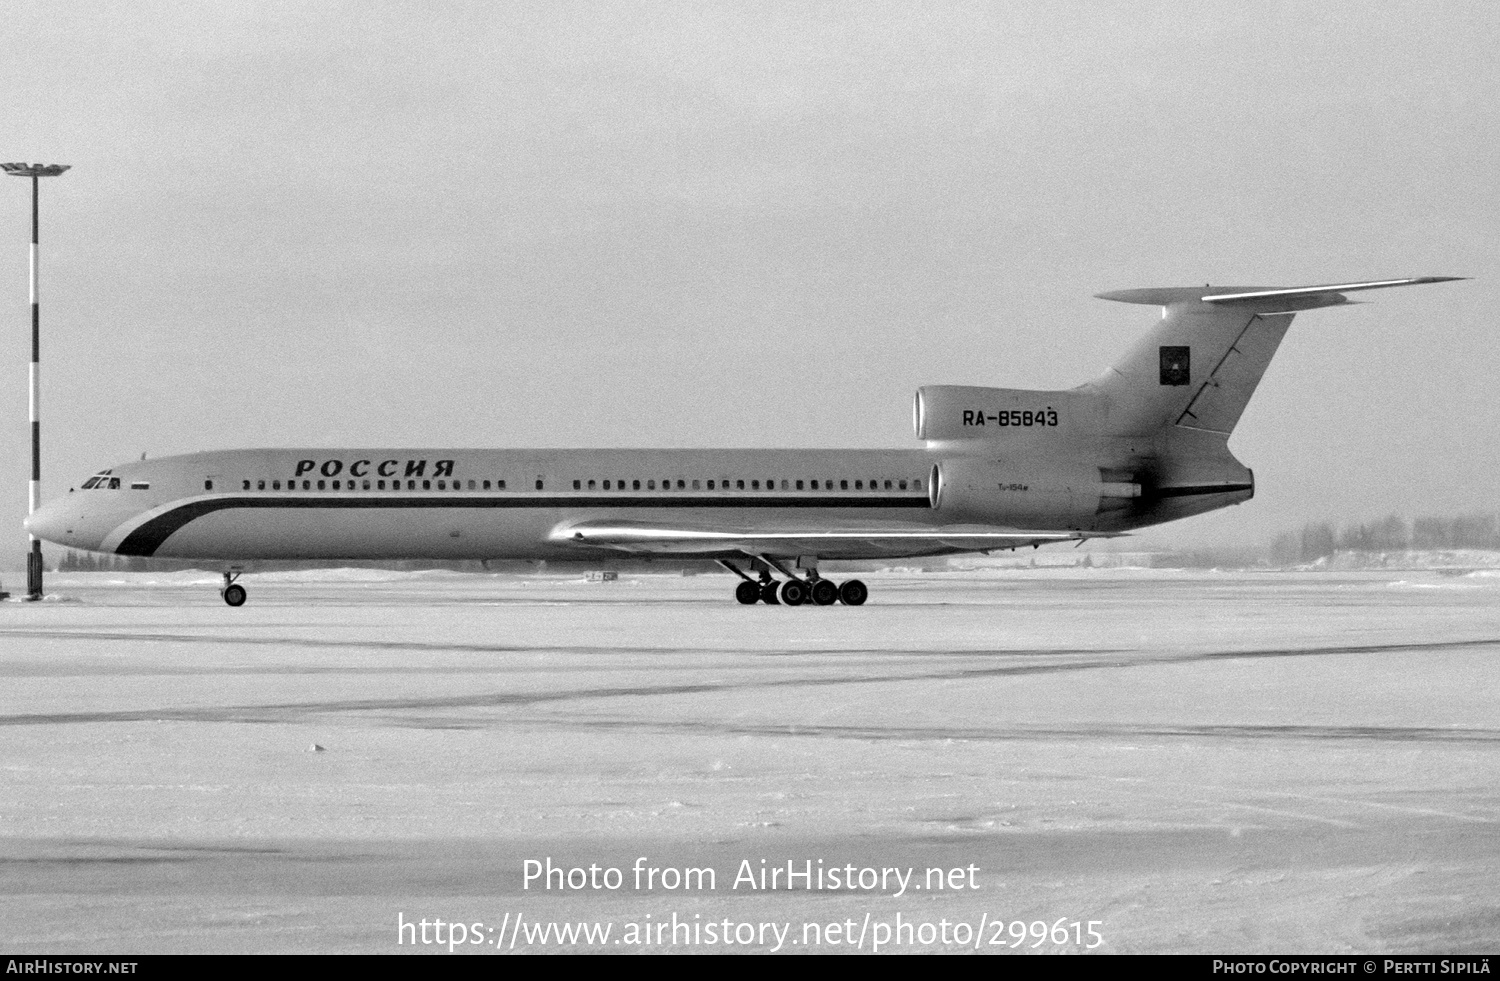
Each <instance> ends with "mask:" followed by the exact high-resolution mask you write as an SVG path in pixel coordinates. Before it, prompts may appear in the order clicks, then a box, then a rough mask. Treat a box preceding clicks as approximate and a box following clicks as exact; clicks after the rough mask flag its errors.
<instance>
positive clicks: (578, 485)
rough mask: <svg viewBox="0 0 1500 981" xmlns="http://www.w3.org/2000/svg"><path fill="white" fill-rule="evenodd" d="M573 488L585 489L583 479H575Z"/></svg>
mask: <svg viewBox="0 0 1500 981" xmlns="http://www.w3.org/2000/svg"><path fill="white" fill-rule="evenodd" d="M573 489H574V490H583V481H581V480H575V481H573Z"/></svg>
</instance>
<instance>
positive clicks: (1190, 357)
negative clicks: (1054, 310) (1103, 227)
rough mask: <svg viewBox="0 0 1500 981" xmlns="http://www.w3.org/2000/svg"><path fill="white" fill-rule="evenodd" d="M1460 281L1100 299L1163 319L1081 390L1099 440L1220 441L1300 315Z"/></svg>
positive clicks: (1123, 294) (1142, 293) (1133, 293)
mask: <svg viewBox="0 0 1500 981" xmlns="http://www.w3.org/2000/svg"><path fill="white" fill-rule="evenodd" d="M1460 278H1463V277H1457V276H1423V277H1420V278H1416V279H1387V280H1378V281H1374V282H1365V283H1340V284H1332V285H1328V286H1301V287H1293V288H1286V289H1263V288H1258V287H1219V288H1217V289H1213V288H1209V287H1203V288H1201V289H1200V288H1192V287H1188V288H1167V289H1138V290H1120V291H1117V292H1113V293H1100V294H1098V295H1099V298H1100V299H1104V300H1117V301H1119V302H1121V303H1144V304H1150V305H1152V306H1160V307H1161V309H1162V319H1161V323H1160V324H1158V325H1157V327H1156V329H1155V330H1153V331H1151V332H1150V333H1149V334H1147V335H1146V336H1145V337H1143V338H1142V339H1141V340H1140V341H1138V342H1137V343H1136V344H1135V345H1134V346H1133V347H1132V348H1131V349H1130V350H1129V351H1128V352H1127V353H1126V355H1125V357H1123V358H1122V359H1121V360H1120V361H1119V362H1118V363H1117V364H1115V365H1114V367H1112V368H1110V369H1109V371H1107V372H1105V374H1104V376H1103V377H1102V378H1099V379H1098V380H1096V381H1094V382H1092V383H1090V384H1089V385H1086V386H1084V388H1085V389H1087V390H1091V391H1092V392H1094V393H1096V394H1098V395H1102V396H1104V398H1103V401H1104V403H1105V405H1106V406H1107V409H1106V412H1107V416H1106V419H1105V422H1104V425H1105V432H1104V434H1106V435H1111V436H1133V435H1148V434H1151V433H1155V432H1159V431H1161V430H1162V429H1163V428H1165V427H1167V426H1172V425H1175V426H1181V427H1184V428H1187V429H1197V430H1204V431H1207V432H1212V433H1219V434H1222V435H1224V436H1228V435H1229V433H1230V432H1231V431H1233V429H1234V426H1235V423H1237V422H1239V420H1240V415H1241V414H1242V413H1243V412H1244V411H1245V406H1246V405H1247V404H1249V402H1250V396H1251V395H1253V394H1254V393H1255V387H1256V385H1258V384H1260V379H1261V376H1262V375H1264V374H1265V371H1266V367H1267V366H1268V365H1270V363H1271V358H1273V357H1274V356H1275V355H1276V349H1277V347H1279V346H1280V344H1281V339H1282V337H1284V336H1285V335H1286V331H1287V328H1288V327H1290V326H1291V323H1292V317H1293V316H1295V315H1296V314H1297V313H1298V312H1299V311H1302V310H1314V309H1317V308H1319V307H1331V306H1339V305H1342V304H1345V303H1349V302H1351V301H1350V300H1349V299H1348V298H1347V297H1345V296H1344V294H1345V293H1352V292H1354V291H1356V290H1370V289H1380V288H1383V287H1387V286H1410V285H1414V284H1418V283H1443V282H1450V281H1452V280H1455V279H1460Z"/></svg>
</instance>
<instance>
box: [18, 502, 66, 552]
mask: <svg viewBox="0 0 1500 981" xmlns="http://www.w3.org/2000/svg"><path fill="white" fill-rule="evenodd" d="M70 512H71V509H70V508H67V507H65V506H64V505H63V504H62V503H61V502H58V501H53V502H52V503H51V504H43V505H42V506H41V507H39V508H37V509H36V510H35V511H34V512H32V514H31V515H30V516H29V517H28V518H27V519H26V533H27V534H29V535H35V536H36V537H37V538H41V539H44V540H46V541H49V542H56V543H57V544H59V545H70V544H74V543H73V542H71V541H69V538H71V537H72V536H73V524H74V519H73V515H72V514H71V513H70Z"/></svg>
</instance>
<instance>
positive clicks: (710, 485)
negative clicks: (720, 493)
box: [708, 480, 714, 490]
mask: <svg viewBox="0 0 1500 981" xmlns="http://www.w3.org/2000/svg"><path fill="white" fill-rule="evenodd" d="M708 489H709V490H713V489H714V482H713V481H712V480H710V481H709V482H708Z"/></svg>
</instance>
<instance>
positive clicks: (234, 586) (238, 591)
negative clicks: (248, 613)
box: [219, 571, 247, 606]
mask: <svg viewBox="0 0 1500 981" xmlns="http://www.w3.org/2000/svg"><path fill="white" fill-rule="evenodd" d="M239 577H240V574H239V573H238V572H233V571H231V572H226V573H224V585H223V586H222V587H221V588H220V589H219V595H220V596H222V597H223V598H224V602H225V603H228V604H229V605H230V606H244V605H245V599H246V598H247V594H246V593H245V587H244V586H241V585H240V584H239V583H237V582H235V580H236V579H238V578H239Z"/></svg>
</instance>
